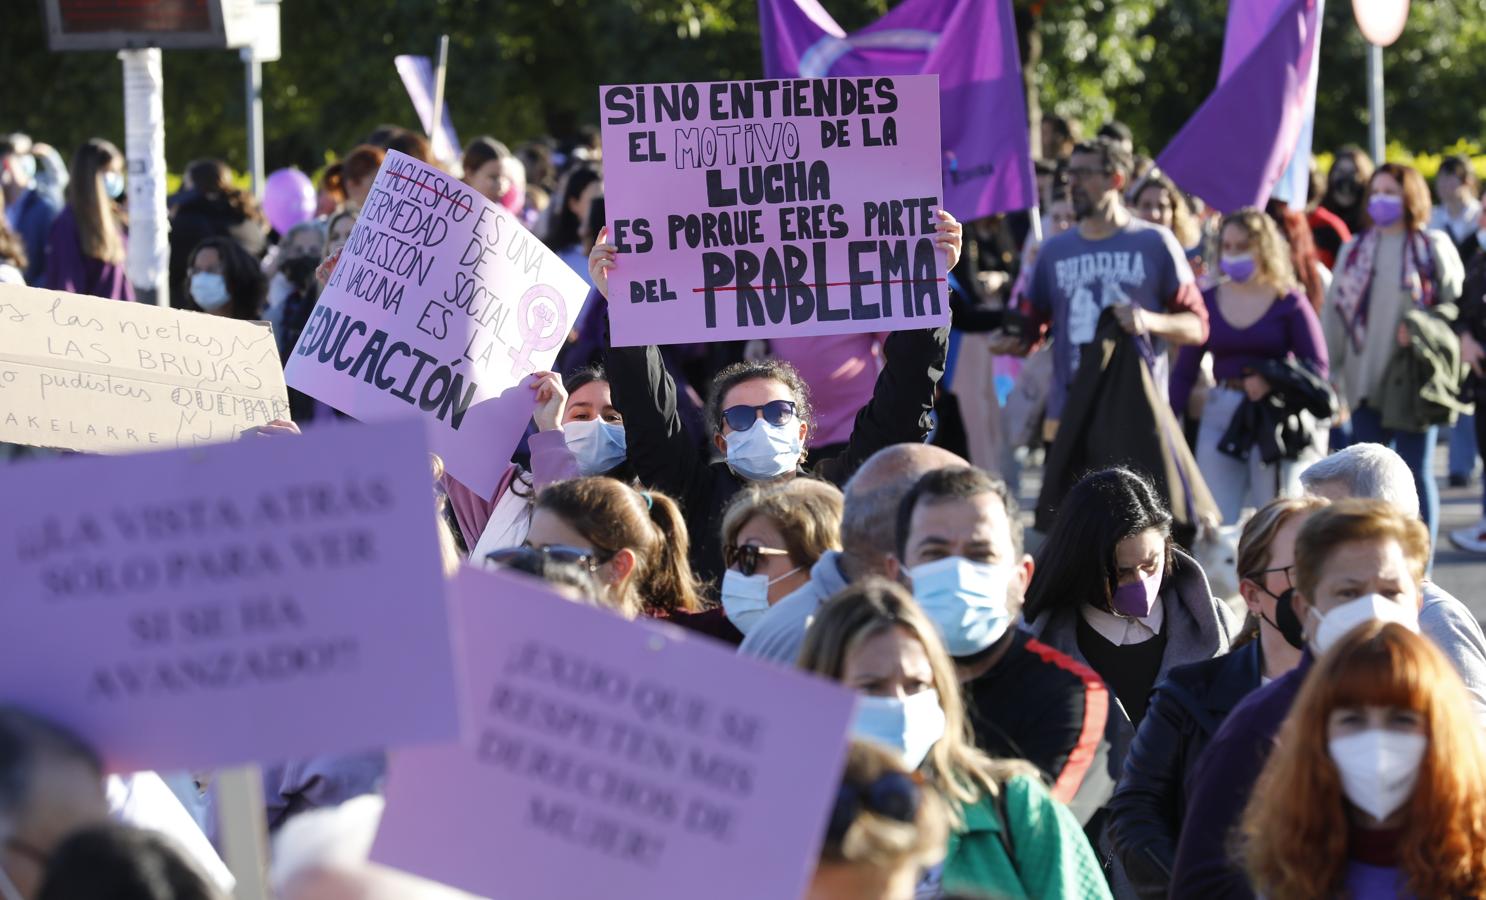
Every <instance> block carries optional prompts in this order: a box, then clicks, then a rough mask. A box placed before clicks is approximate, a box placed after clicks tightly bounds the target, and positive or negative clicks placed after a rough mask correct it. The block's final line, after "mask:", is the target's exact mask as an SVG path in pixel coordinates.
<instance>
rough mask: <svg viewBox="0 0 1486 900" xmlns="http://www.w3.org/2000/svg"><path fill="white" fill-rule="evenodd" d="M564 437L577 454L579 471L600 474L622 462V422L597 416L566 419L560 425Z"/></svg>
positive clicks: (623, 446)
mask: <svg viewBox="0 0 1486 900" xmlns="http://www.w3.org/2000/svg"><path fill="white" fill-rule="evenodd" d="M562 436H563V440H565V441H567V444H568V449H569V450H571V451H573V455H574V456H575V457H577V458H578V471H579V472H581V473H583V474H584V475H603V474H604V473H605V472H608V471H610V470H611V469H613V468H614V467H615V466H617V465H619V464H620V463H622V462H624V455H625V443H624V426H623V425H613V424H610V423H608V422H604V421H601V420H599V419H589V420H588V421H586V422H569V423H567V424H566V425H564V426H562Z"/></svg>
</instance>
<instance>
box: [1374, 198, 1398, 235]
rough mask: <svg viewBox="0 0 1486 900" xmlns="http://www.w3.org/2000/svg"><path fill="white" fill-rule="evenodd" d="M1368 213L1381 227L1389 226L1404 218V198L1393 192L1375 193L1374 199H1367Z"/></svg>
mask: <svg viewBox="0 0 1486 900" xmlns="http://www.w3.org/2000/svg"><path fill="white" fill-rule="evenodd" d="M1367 214H1368V216H1369V217H1371V218H1372V220H1373V224H1375V225H1377V226H1378V227H1379V228H1387V227H1388V226H1389V225H1392V224H1393V223H1394V222H1397V221H1398V220H1399V219H1402V218H1403V198H1402V197H1395V196H1393V195H1392V194H1373V195H1372V199H1371V200H1368V201H1367Z"/></svg>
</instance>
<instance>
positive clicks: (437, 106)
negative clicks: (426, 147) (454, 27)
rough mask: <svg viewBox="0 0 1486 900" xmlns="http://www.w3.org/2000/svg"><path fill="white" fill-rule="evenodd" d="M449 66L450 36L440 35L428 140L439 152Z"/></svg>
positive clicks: (435, 150) (434, 71)
mask: <svg viewBox="0 0 1486 900" xmlns="http://www.w3.org/2000/svg"><path fill="white" fill-rule="evenodd" d="M448 67H449V36H448V35H447V34H441V35H439V58H438V64H437V65H435V66H434V68H433V115H432V116H431V117H430V118H431V119H432V125H433V127H432V128H429V129H428V142H429V143H430V144H432V145H433V146H434V153H435V154H437V153H438V143H439V128H440V127H442V126H443V124H444V73H445V71H447V70H448Z"/></svg>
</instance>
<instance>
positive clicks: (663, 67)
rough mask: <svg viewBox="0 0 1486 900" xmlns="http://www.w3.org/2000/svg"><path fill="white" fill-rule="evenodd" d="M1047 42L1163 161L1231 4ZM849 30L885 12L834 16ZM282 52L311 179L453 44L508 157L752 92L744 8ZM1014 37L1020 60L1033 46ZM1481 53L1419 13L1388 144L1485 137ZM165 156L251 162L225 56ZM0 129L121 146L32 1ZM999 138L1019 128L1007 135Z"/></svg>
mask: <svg viewBox="0 0 1486 900" xmlns="http://www.w3.org/2000/svg"><path fill="white" fill-rule="evenodd" d="M1014 2H1015V4H1016V6H1017V11H1018V22H1019V23H1021V24H1022V26H1023V27H1024V28H1033V27H1035V28H1036V29H1037V30H1038V34H1039V36H1040V38H1041V44H1042V48H1041V50H1042V56H1041V61H1040V62H1038V63H1036V65H1035V67H1034V68H1035V71H1036V73H1037V77H1038V82H1039V87H1040V92H1041V100H1042V106H1043V108H1044V109H1050V110H1056V111H1057V112H1059V113H1062V114H1064V115H1070V116H1072V117H1074V118H1077V119H1080V120H1082V121H1083V122H1084V124H1085V126H1086V128H1090V129H1092V128H1093V127H1097V125H1098V124H1099V123H1100V122H1102V121H1104V120H1106V119H1108V118H1110V117H1112V116H1116V117H1119V118H1121V119H1123V120H1125V121H1126V122H1127V123H1129V124H1130V125H1131V126H1132V128H1134V130H1135V133H1136V135H1137V136H1138V140H1139V142H1140V143H1141V144H1142V145H1143V146H1144V148H1145V149H1147V150H1150V151H1158V150H1159V149H1160V148H1161V147H1162V146H1163V145H1164V144H1165V142H1166V141H1167V140H1168V139H1169V138H1170V137H1171V136H1172V135H1173V134H1175V133H1176V131H1177V129H1178V128H1180V127H1181V125H1182V123H1183V122H1184V121H1186V119H1187V117H1188V116H1190V115H1191V113H1192V112H1193V111H1194V110H1195V109H1196V108H1197V106H1198V105H1199V104H1200V103H1201V102H1202V100H1203V98H1204V97H1206V95H1207V93H1208V92H1209V91H1211V90H1212V87H1213V86H1214V84H1215V83H1216V81H1217V74H1218V63H1219V59H1220V56H1221V49H1222V41H1223V19H1224V15H1225V11H1226V8H1227V6H1226V2H1225V0H1014ZM824 5H825V6H826V7H827V8H828V9H829V10H830V11H831V13H832V14H833V15H834V16H835V17H836V18H837V20H838V21H839V22H840V23H841V24H842V26H843V27H845V28H847V29H854V28H858V27H860V26H862V25H864V24H866V23H868V22H870V21H872V20H873V19H874V18H876V17H877V16H879V15H881V14H882V13H883V12H885V11H886V10H887V9H888V8H889V7H890V6H891V5H892V3H891V0H825V3H824ZM1351 15H1352V14H1351V4H1350V3H1349V2H1348V0H1329V2H1328V4H1327V12H1326V30H1325V32H1324V33H1323V40H1322V68H1321V81H1320V94H1321V98H1322V99H1321V103H1320V114H1319V121H1318V124H1317V146H1318V148H1327V147H1334V146H1336V145H1337V144H1340V143H1342V142H1345V141H1363V140H1365V138H1366V127H1367V126H1366V94H1365V84H1364V81H1363V72H1364V54H1365V48H1364V46H1363V42H1362V39H1361V37H1360V36H1359V35H1358V34H1357V30H1356V27H1355V25H1354V24H1353V23H1352V19H1351ZM282 16H283V49H284V57H283V59H282V60H280V61H279V62H274V63H268V64H265V65H264V67H263V69H264V75H263V88H264V91H263V95H264V122H265V126H266V132H267V141H266V148H267V162H268V166H269V167H270V168H275V167H277V166H281V165H288V164H291V163H293V164H298V165H300V166H303V167H306V168H316V167H318V166H319V165H321V164H323V162H324V160H325V159H326V156H327V154H336V153H340V152H344V151H345V150H346V149H348V148H349V147H350V146H351V145H352V144H354V143H355V142H356V141H357V140H358V139H359V138H360V137H362V136H364V135H365V134H367V133H368V132H369V131H371V130H372V128H374V127H375V126H377V125H378V124H381V123H383V122H396V123H401V124H406V125H416V117H415V116H414V113H413V110H412V105H411V104H410V102H409V101H408V99H407V95H406V94H405V92H404V91H403V88H402V85H401V83H400V82H399V80H398V78H397V74H396V72H395V70H394V69H393V67H392V57H393V56H395V55H397V54H399V53H422V54H429V55H431V54H432V53H433V52H434V49H435V47H436V45H437V40H438V36H439V35H440V34H443V33H447V34H449V35H450V45H451V46H450V52H449V56H450V68H449V82H448V89H447V93H448V98H449V102H450V105H451V107H452V109H453V114H454V121H455V124H456V126H457V127H458V128H459V131H460V134H461V135H462V136H463V137H465V138H466V139H468V138H470V137H474V136H475V135H478V134H493V135H496V136H497V137H500V138H502V139H503V140H506V141H507V142H510V143H514V142H519V141H521V140H524V139H527V138H530V137H534V136H537V135H541V134H554V135H558V136H562V137H569V136H572V135H573V134H574V133H575V132H576V131H577V129H578V128H579V127H580V126H583V125H593V124H596V122H597V115H598V100H597V98H598V87H599V85H601V84H605V83H615V82H633V81H691V80H716V79H730V78H748V77H755V76H757V75H758V74H759V71H760V65H761V64H760V58H761V57H760V52H759V36H758V18H757V7H756V3H755V0H531V2H527V3H515V2H509V0H504V2H494V0H385V2H383V3H379V4H371V5H367V4H360V5H357V4H346V3H322V2H311V0H284V3H283V7H282ZM1026 37H1027V35H1025V34H1024V35H1023V39H1024V40H1023V46H1024V47H1026V46H1027V41H1026ZM1483 50H1486V8H1483V4H1482V3H1481V0H1415V2H1414V4H1413V13H1412V17H1411V19H1410V23H1409V27H1408V29H1407V30H1406V31H1405V33H1404V36H1403V38H1402V39H1401V40H1400V41H1399V43H1398V44H1397V45H1395V46H1394V47H1392V48H1389V49H1388V50H1387V51H1386V52H1385V53H1386V67H1387V85H1388V88H1387V90H1388V130H1389V138H1390V140H1392V141H1397V142H1400V143H1402V144H1404V145H1406V146H1409V147H1412V148H1415V149H1417V150H1433V149H1436V148H1441V147H1445V146H1448V145H1450V144H1453V143H1454V142H1455V141H1456V140H1457V139H1459V138H1466V139H1469V140H1473V141H1477V142H1481V141H1482V139H1483V137H1486V134H1483V132H1486V118H1483V117H1486V108H1483V105H1482V104H1481V103H1480V102H1479V97H1480V92H1479V90H1477V89H1476V83H1477V82H1478V81H1479V80H1480V77H1481V72H1482V68H1481V67H1482V63H1481V62H1479V60H1481V59H1482V58H1483ZM165 79H166V87H165V112H166V122H167V131H166V155H167V159H168V160H169V162H170V165H171V168H172V169H180V168H182V167H183V166H184V165H185V164H186V163H187V162H188V161H189V160H191V159H193V158H196V157H199V156H206V155H217V156H222V157H224V158H226V159H227V160H228V161H229V162H230V163H231V164H232V165H233V166H234V167H235V168H238V169H241V168H242V167H243V166H244V163H245V155H246V151H245V146H244V145H245V128H244V97H243V67H242V64H241V62H240V61H239V60H238V58H237V54H236V53H235V52H231V51H168V52H166V54H165ZM0 84H3V85H4V88H5V89H4V90H3V91H0V130H3V131H9V130H16V129H19V130H25V131H28V132H30V133H32V134H33V135H34V136H36V137H38V138H40V139H45V140H48V141H50V142H52V143H54V144H56V145H57V146H58V147H59V148H60V149H61V150H62V152H63V153H64V154H67V153H69V152H70V151H71V149H72V148H73V147H75V146H76V145H77V144H78V143H79V142H80V141H82V140H83V139H85V138H87V137H90V136H93V135H101V136H104V137H108V138H111V139H113V140H115V141H118V140H120V139H121V138H122V134H123V100H122V96H121V95H122V76H121V74H120V65H119V62H118V60H117V59H116V58H115V57H114V55H113V54H112V53H106V52H94V53H65V54H62V53H51V52H50V51H49V50H48V49H47V47H46V37H45V27H44V22H43V18H42V14H41V3H40V2H39V0H14V2H13V3H11V4H10V8H9V9H7V11H6V16H5V26H4V27H3V28H0ZM1008 125H1009V127H1014V126H1011V125H1010V123H1008Z"/></svg>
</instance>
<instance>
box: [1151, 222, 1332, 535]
mask: <svg viewBox="0 0 1486 900" xmlns="http://www.w3.org/2000/svg"><path fill="white" fill-rule="evenodd" d="M1220 234H1221V241H1222V244H1221V247H1222V256H1221V257H1220V258H1219V260H1218V265H1219V268H1220V269H1221V270H1222V273H1223V275H1224V276H1225V278H1224V280H1222V281H1220V282H1219V283H1218V284H1216V285H1214V286H1213V287H1211V288H1208V289H1207V290H1206V291H1204V292H1203V295H1202V299H1203V301H1204V302H1205V303H1206V304H1207V314H1208V322H1209V323H1210V325H1211V328H1210V331H1209V334H1208V338H1207V343H1205V344H1203V345H1202V346H1200V347H1183V348H1182V350H1181V354H1180V356H1178V357H1177V363H1176V368H1175V370H1174V371H1173V373H1172V376H1171V405H1172V408H1173V409H1175V410H1176V411H1177V413H1178V414H1179V415H1180V414H1181V413H1183V412H1184V411H1185V410H1186V409H1187V401H1188V398H1189V396H1190V394H1191V392H1192V387H1193V385H1194V384H1195V383H1196V381H1197V374H1198V370H1199V369H1200V368H1201V366H1202V357H1203V355H1204V354H1206V353H1211V354H1212V357H1213V377H1214V378H1216V379H1217V385H1216V386H1215V387H1214V388H1213V389H1212V390H1211V391H1210V392H1209V393H1208V397H1207V402H1206V404H1204V406H1203V409H1202V423H1201V425H1200V426H1199V428H1198V432H1197V465H1198V466H1199V467H1200V468H1201V469H1202V474H1203V475H1204V476H1205V477H1206V478H1207V484H1208V487H1209V488H1211V490H1212V492H1213V499H1214V500H1216V501H1217V503H1218V509H1219V510H1220V511H1221V512H1222V514H1223V521H1224V522H1225V523H1227V524H1233V523H1237V522H1238V521H1239V517H1240V515H1241V514H1242V512H1243V510H1244V508H1245V507H1246V506H1247V507H1254V508H1256V509H1257V508H1258V507H1261V506H1263V505H1264V504H1266V503H1268V502H1269V501H1270V500H1273V499H1274V498H1276V497H1295V496H1299V495H1300V470H1301V469H1303V468H1305V465H1306V464H1307V463H1309V462H1312V461H1314V460H1315V459H1317V458H1319V457H1320V456H1322V455H1324V454H1323V448H1322V447H1320V446H1319V439H1320V436H1321V431H1320V429H1318V428H1317V427H1316V426H1315V422H1314V420H1313V419H1312V420H1310V421H1309V422H1308V423H1307V424H1308V426H1309V428H1310V435H1309V436H1308V437H1309V439H1308V440H1307V439H1305V438H1302V437H1297V438H1296V439H1295V440H1293V441H1290V442H1288V443H1286V444H1285V445H1284V446H1283V447H1272V446H1269V445H1268V444H1266V443H1264V442H1262V441H1260V440H1258V439H1257V438H1258V436H1259V435H1260V434H1261V433H1262V432H1263V430H1264V428H1263V424H1262V423H1261V424H1259V425H1255V426H1250V427H1249V428H1247V429H1246V430H1243V431H1236V430H1235V429H1239V428H1240V426H1241V425H1242V424H1243V422H1244V421H1249V420H1250V419H1252V418H1253V413H1254V412H1255V411H1256V410H1258V409H1262V407H1261V406H1260V404H1262V403H1264V402H1265V401H1266V400H1267V399H1268V398H1269V397H1270V396H1271V394H1276V395H1277V397H1276V399H1278V400H1280V401H1284V400H1286V399H1287V397H1286V394H1287V393H1288V391H1287V386H1290V389H1291V390H1293V389H1294V388H1293V385H1304V384H1306V383H1308V381H1309V379H1310V378H1312V377H1313V378H1317V379H1324V378H1325V377H1326V376H1327V372H1328V365H1327V354H1326V342H1325V337H1324V336H1323V334H1322V331H1321V323H1320V320H1319V319H1318V318H1317V317H1316V311H1315V309H1314V308H1313V307H1312V306H1311V304H1310V302H1309V301H1308V300H1307V299H1306V298H1305V296H1304V295H1303V294H1302V293H1301V292H1300V288H1299V284H1298V283H1297V281H1296V278H1295V270H1294V268H1292V267H1291V265H1290V253H1289V248H1288V247H1287V246H1286V244H1285V239H1284V238H1283V237H1281V236H1280V232H1279V228H1277V227H1276V226H1275V224H1274V220H1273V219H1271V218H1269V216H1267V215H1265V214H1264V213H1263V212H1261V211H1260V210H1258V209H1255V208H1254V207H1251V206H1250V207H1245V208H1243V209H1240V210H1237V211H1235V212H1232V213H1230V214H1228V216H1226V217H1225V218H1224V219H1223V227H1222V230H1221V232H1220ZM1302 368H1303V369H1304V370H1305V371H1304V372H1301V371H1300V370H1301V369H1302ZM1297 376H1298V377H1297ZM1245 400H1247V401H1249V402H1248V403H1245ZM1268 405H1271V406H1273V405H1275V404H1268ZM1282 405H1288V404H1282ZM1241 420H1242V421H1241ZM1245 434H1247V435H1249V436H1251V437H1253V438H1254V439H1253V440H1248V441H1246V442H1245V441H1243V440H1240V438H1242V437H1244V435H1245Z"/></svg>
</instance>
